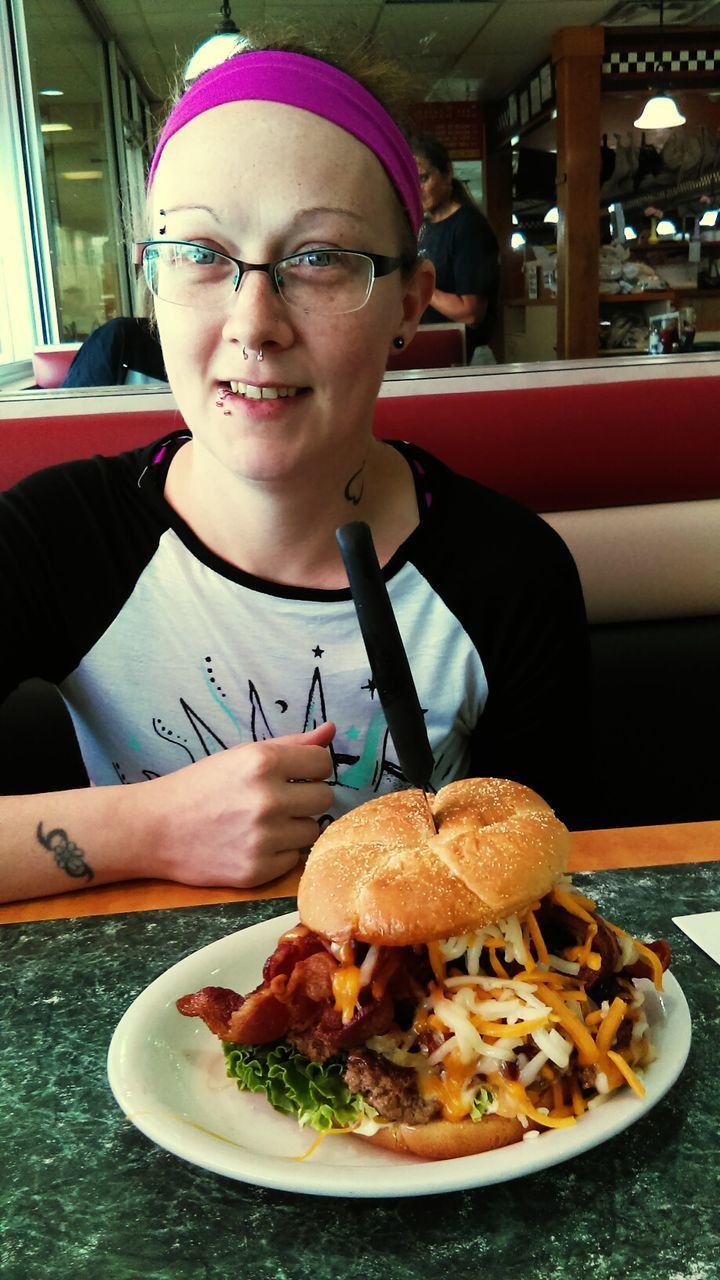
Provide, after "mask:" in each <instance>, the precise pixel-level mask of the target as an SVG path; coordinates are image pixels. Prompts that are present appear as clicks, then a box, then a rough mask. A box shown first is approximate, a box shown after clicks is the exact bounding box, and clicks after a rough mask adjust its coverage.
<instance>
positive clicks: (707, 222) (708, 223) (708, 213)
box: [698, 209, 720, 227]
mask: <svg viewBox="0 0 720 1280" xmlns="http://www.w3.org/2000/svg"><path fill="white" fill-rule="evenodd" d="M718 213H720V209H706V210H705V212H704V214H703V216H702V218H701V219H700V221H699V223H698V226H700V227H714V226H715V224H716V223H717V219H718Z"/></svg>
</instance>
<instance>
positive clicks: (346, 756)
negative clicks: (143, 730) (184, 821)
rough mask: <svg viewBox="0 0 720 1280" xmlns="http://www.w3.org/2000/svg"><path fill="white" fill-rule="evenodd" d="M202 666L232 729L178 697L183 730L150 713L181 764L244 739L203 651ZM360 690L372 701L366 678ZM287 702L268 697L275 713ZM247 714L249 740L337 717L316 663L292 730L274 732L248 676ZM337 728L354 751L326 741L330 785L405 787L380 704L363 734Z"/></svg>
mask: <svg viewBox="0 0 720 1280" xmlns="http://www.w3.org/2000/svg"><path fill="white" fill-rule="evenodd" d="M312 653H313V657H316V658H317V657H322V655H323V654H324V653H325V649H324V648H323V647H321V646H320V645H316V646H315V647H314V648H313V650H312ZM202 669H203V677H204V682H205V687H206V689H207V690H208V692H209V694H210V696H211V698H212V700H213V702H214V704H215V705H216V706H217V707H218V708H219V709H220V710H221V711H222V713H223V715H225V716H227V717H228V718H229V719H230V721H231V723H232V725H233V728H234V730H235V733H234V734H233V735H232V740H230V739H229V738H228V737H227V736H223V734H222V733H221V732H220V730H219V727H218V726H217V725H213V724H211V723H210V722H209V719H210V718H209V717H208V715H207V712H205V713H204V714H203V715H201V714H200V712H199V711H198V710H197V709H196V708H194V707H193V706H192V705H191V704H190V702H189V701H188V700H187V699H186V698H185V697H183V696H180V697H179V698H178V704H179V707H180V710H181V711H182V719H181V721H180V724H181V725H182V728H178V727H177V726H170V725H168V724H167V723H166V722H165V719H160V718H159V717H157V716H153V717H152V719H151V725H152V730H153V734H154V735H155V736H156V737H157V738H160V739H161V740H162V741H163V742H166V743H168V744H169V745H170V746H171V747H175V748H177V749H178V751H179V752H181V753H182V754H183V757H184V758H183V760H182V762H181V763H182V764H192V763H194V762H195V761H196V760H198V759H200V758H202V756H210V755H214V754H215V753H216V752H217V751H224V750H227V748H228V747H229V746H231V745H233V743H234V741H235V737H236V734H237V735H238V736H239V737H240V740H241V741H242V740H243V738H244V737H245V735H244V733H243V730H242V724H243V719H242V717H241V716H238V715H237V714H236V712H235V711H234V709H233V708H232V706H231V705H230V704H229V703H228V702H227V701H223V699H227V693H226V692H225V691H224V690H223V687H222V685H220V684H219V683H218V677H217V674H216V669H215V666H214V665H213V659H212V656H211V655H209V654H207V655H206V656H205V659H204V662H203V668H202ZM360 688H361V689H363V690H365V691H366V692H367V694H368V695H369V698H370V700H371V701H374V697H375V683H374V681H373V679H372V677H371V676H369V677H368V679H367V680H366V681H365V682H364V684H362V685H361V686H360ZM288 705H289V704H288V702H287V701H286V700H285V699H284V698H273V699H272V700H271V702H270V704H269V706H271V707H278V708H279V709H280V711H279V714H280V715H284V714H285V713H286V712H287V710H288ZM247 712H248V719H247V723H249V725H250V739H251V741H253V742H265V741H268V740H269V739H271V738H275V737H278V736H284V735H285V734H286V733H293V732H301V733H306V732H308V731H309V730H311V729H315V728H317V727H318V726H319V725H321V724H324V723H325V721H327V720H333V719H336V718H335V717H334V716H333V714H332V708H331V707H328V705H327V701H326V697H325V689H324V686H323V680H322V674H321V671H320V667H319V666H318V665H315V666H314V667H313V669H312V673H311V676H310V683H309V686H308V689H307V698H306V702H305V707H304V712H303V715H302V720H301V723H300V724H299V725H298V727H297V729H293V727H292V726H288V727H285V726H284V725H281V726H279V727H278V731H277V732H276V731H275V729H274V728H273V723H272V714H271V713H266V711H265V706H264V703H263V699H262V697H261V694H260V692H259V690H258V688H257V686H256V685H255V683H254V682H253V680H252V679H248V682H247ZM336 723H337V720H336ZM337 727H338V734H337V739H339V740H340V741H341V742H346V743H348V744H355V743H357V746H358V750H357V751H352V750H351V751H347V750H345V751H338V750H337V749H336V746H335V745H334V744H331V745H330V748H329V750H330V756H331V760H332V772H331V774H330V776H329V777H328V782H329V784H330V785H331V786H338V787H344V788H347V789H350V790H353V791H362V790H369V791H373V792H376V791H378V790H379V789H380V788H381V787H383V786H384V787H385V788H387V786H388V784H390V786H391V787H398V786H403V785H407V779H406V778H405V775H404V774H403V772H402V769H401V768H400V765H399V764H398V763H397V761H396V760H394V759H393V756H392V753H393V744H392V739H391V738H390V734H389V731H388V727H387V724H386V721H385V715H384V712H383V710H382V707H381V706H380V705H379V704H376V705H375V707H373V709H372V710H371V712H370V717H369V720H368V724H367V728H366V729H365V732H364V736H363V731H362V730H361V728H360V727H359V726H358V725H357V724H354V723H353V724H350V725H348V726H346V727H343V726H342V725H341V724H339V723H338V725H337ZM129 745H134V746H135V749H137V745H138V744H137V739H134V740H133V742H132V743H131V744H129ZM113 767H114V770H115V773H116V774H117V776H118V778H119V780H120V781H121V782H126V781H127V777H126V775H125V774H124V771H123V770H122V769H121V767H120V765H119V763H118V762H116V761H114V762H113ZM178 767H180V766H178ZM141 773H142V774H143V776H144V777H146V778H150V777H157V776H158V775H157V773H156V772H155V771H154V770H151V769H149V768H147V767H145V768H142V769H141Z"/></svg>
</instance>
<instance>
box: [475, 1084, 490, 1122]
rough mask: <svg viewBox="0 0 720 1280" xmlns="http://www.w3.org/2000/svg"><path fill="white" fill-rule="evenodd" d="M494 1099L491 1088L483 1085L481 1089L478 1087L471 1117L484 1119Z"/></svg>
mask: <svg viewBox="0 0 720 1280" xmlns="http://www.w3.org/2000/svg"><path fill="white" fill-rule="evenodd" d="M492 1100H493V1096H492V1094H491V1092H490V1090H489V1089H485V1088H484V1087H481V1088H480V1089H478V1091H477V1093H476V1094H475V1099H474V1101H473V1104H472V1111H471V1112H470V1119H471V1120H482V1118H483V1116H484V1115H485V1112H486V1111H487V1109H488V1107H489V1106H490V1103H491V1102H492Z"/></svg>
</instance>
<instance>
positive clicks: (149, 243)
mask: <svg viewBox="0 0 720 1280" xmlns="http://www.w3.org/2000/svg"><path fill="white" fill-rule="evenodd" d="M167 244H178V245H182V246H183V247H184V248H187V249H206V250H207V252H208V253H214V254H215V255H216V256H217V257H218V258H224V259H225V260H226V261H227V262H232V263H233V264H234V266H235V267H236V268H237V272H238V275H237V279H236V281H235V282H234V284H233V292H234V293H237V292H238V290H239V289H240V284H241V282H242V278H243V276H244V275H245V274H246V273H247V272H248V271H264V272H265V275H266V276H268V277H269V279H270V283H271V284H272V287H273V289H274V291H275V293H277V294H279V296H280V297H281V298H282V297H283V293H282V290H281V288H280V286H279V284H278V282H277V276H276V274H275V273H276V271H277V269H278V267H281V266H282V265H283V263H285V262H296V261H297V260H298V259H299V258H305V257H309V256H310V255H311V254H313V253H342V254H344V255H345V257H351V258H367V259H368V260H369V261H370V262H371V263H372V269H373V276H372V280H371V281H370V286H369V288H368V293H367V298H366V299H365V302H367V301H368V299H369V297H370V294H371V293H372V287H373V285H374V283H375V281H376V280H379V279H382V277H383V276H389V275H391V274H392V272H393V271H397V270H398V269H399V268H401V267H404V266H408V265H409V263H408V260H407V258H404V257H401V258H388V257H386V256H385V255H384V254H381V253H368V252H367V251H366V250H365V249H340V248H338V246H337V245H318V246H317V247H316V248H314V249H306V250H305V252H304V253H289V254H287V255H286V256H285V257H284V258H277V259H276V261H275V262H243V261H242V260H241V259H240V258H234V257H233V256H232V254H231V253H225V252H224V251H223V250H222V249H213V248H211V247H210V245H205V244H198V242H197V241H195V240H136V241H135V266H136V267H141V268H144V261H145V253H146V251H147V250H148V249H152V248H154V246H155V245H157V246H158V247H160V246H162V245H167ZM156 296H157V295H156ZM288 305H289V306H292V303H289V304H288ZM364 305H365V303H363V306H364Z"/></svg>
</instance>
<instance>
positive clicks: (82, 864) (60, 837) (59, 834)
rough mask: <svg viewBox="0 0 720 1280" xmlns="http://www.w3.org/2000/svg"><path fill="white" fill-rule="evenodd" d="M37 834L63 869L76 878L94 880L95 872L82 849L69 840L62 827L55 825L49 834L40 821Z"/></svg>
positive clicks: (40, 841)
mask: <svg viewBox="0 0 720 1280" xmlns="http://www.w3.org/2000/svg"><path fill="white" fill-rule="evenodd" d="M35 835H36V837H37V839H38V842H39V843H40V844H41V845H42V846H43V848H44V849H47V850H48V853H51V854H52V855H53V857H54V859H55V862H56V863H57V865H58V867H59V868H60V870H61V871H66V872H67V874H68V875H69V876H72V877H73V878H74V879H76V880H77V879H85V880H92V879H93V877H94V875H95V872H94V871H93V870H92V868H91V867H89V866H88V864H87V862H86V861H85V854H84V853H83V850H82V849H78V846H77V845H76V844H75V843H74V841H72V840H68V836H67V832H66V831H63V830H62V828H61V827H54V828H53V830H52V831H48V833H47V835H46V834H45V832H44V831H43V824H42V822H38V825H37V831H36V832H35Z"/></svg>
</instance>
